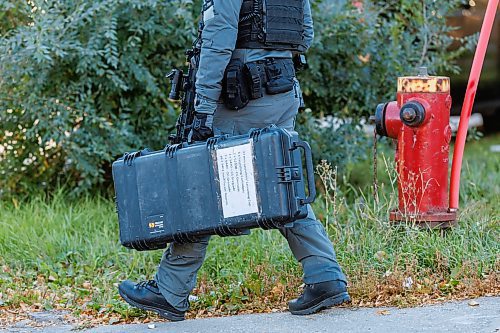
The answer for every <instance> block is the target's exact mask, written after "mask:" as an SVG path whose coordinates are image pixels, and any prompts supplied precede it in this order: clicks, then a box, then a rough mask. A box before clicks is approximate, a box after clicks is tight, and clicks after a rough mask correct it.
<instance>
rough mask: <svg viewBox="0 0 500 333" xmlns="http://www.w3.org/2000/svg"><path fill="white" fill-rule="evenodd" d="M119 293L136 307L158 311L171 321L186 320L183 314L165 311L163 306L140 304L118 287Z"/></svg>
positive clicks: (161, 315)
mask: <svg viewBox="0 0 500 333" xmlns="http://www.w3.org/2000/svg"><path fill="white" fill-rule="evenodd" d="M118 293H119V294H120V296H121V297H122V298H123V299H124V300H125V302H127V303H128V304H130V305H132V306H134V307H136V308H139V309H141V310H146V311H152V312H155V313H157V314H158V315H159V316H160V317H162V318H164V319H168V320H170V321H182V320H184V319H185V318H184V316H182V315H178V314H175V313H173V312H168V311H165V310H164V309H161V308H156V307H153V306H149V305H143V304H140V303H137V302H136V301H134V300H131V299H130V298H129V297H128V296H127V295H125V294H124V293H123V292H122V291H121V290H120V289H118Z"/></svg>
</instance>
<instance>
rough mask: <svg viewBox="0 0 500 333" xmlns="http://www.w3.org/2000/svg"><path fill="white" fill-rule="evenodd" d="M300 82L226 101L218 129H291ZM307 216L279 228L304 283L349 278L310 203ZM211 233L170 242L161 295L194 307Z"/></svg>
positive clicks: (159, 279)
mask: <svg viewBox="0 0 500 333" xmlns="http://www.w3.org/2000/svg"><path fill="white" fill-rule="evenodd" d="M298 89H299V87H298V84H297V85H296V87H295V89H294V90H292V91H290V92H288V93H283V94H279V95H265V96H264V97H263V98H260V99H256V100H252V101H250V103H249V104H248V105H247V106H246V107H245V108H244V109H242V110H240V111H232V110H227V109H226V108H225V107H224V106H223V105H222V104H220V105H219V106H218V109H217V112H216V113H215V116H214V131H215V134H231V135H238V134H245V133H247V132H248V130H250V129H251V128H260V127H265V126H267V125H270V124H276V125H278V126H280V127H283V128H286V129H289V130H292V129H293V128H294V125H295V116H296V114H297V110H298V107H299V91H298ZM308 211H309V214H308V216H307V217H306V218H305V219H302V220H298V221H295V222H293V223H290V224H287V225H285V226H284V227H282V228H280V229H279V231H280V232H281V234H282V235H283V236H284V237H285V238H286V240H287V241H288V244H289V246H290V249H291V250H292V253H293V255H294V257H295V258H296V259H297V261H299V262H300V263H301V265H302V269H303V271H304V283H306V284H312V283H319V282H324V281H331V280H342V281H346V277H345V275H344V273H343V272H342V269H341V268H340V266H339V264H338V262H337V260H336V256H335V251H334V249H333V245H332V243H331V241H330V240H329V239H328V236H327V234H326V231H325V229H324V227H323V225H322V224H321V223H320V222H319V221H318V220H316V217H315V216H314V213H313V211H312V209H311V207H310V206H309V207H308ZM209 239H210V237H205V238H203V239H202V240H200V241H199V242H197V243H189V244H176V243H172V244H170V246H169V248H168V249H167V250H166V251H165V253H164V255H163V258H162V260H161V262H160V265H159V268H158V272H157V273H156V278H155V279H156V282H157V283H158V287H159V288H160V291H161V293H162V295H163V296H164V297H165V298H166V300H167V301H168V302H169V303H170V304H171V305H172V306H174V307H175V308H177V309H178V310H180V311H185V310H187V309H188V308H189V302H188V296H189V294H190V292H191V291H192V290H193V288H194V287H195V285H196V275H197V273H198V270H199V269H200V267H201V265H202V263H203V260H204V258H205V253H206V249H207V246H208V242H209Z"/></svg>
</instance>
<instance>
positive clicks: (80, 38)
mask: <svg viewBox="0 0 500 333" xmlns="http://www.w3.org/2000/svg"><path fill="white" fill-rule="evenodd" d="M25 6H28V5H25ZM33 10H34V12H33V13H32V14H31V15H30V17H29V20H30V24H27V25H23V26H21V27H19V28H18V29H17V30H15V31H13V32H11V34H10V36H8V37H6V38H3V39H2V40H1V42H0V63H1V64H0V73H1V78H0V110H1V114H0V122H1V124H2V125H1V128H0V140H1V142H2V143H3V151H0V159H2V163H1V167H0V170H1V174H2V179H1V181H0V183H1V187H2V188H3V189H14V188H16V190H17V191H28V190H29V188H30V187H32V186H33V185H34V184H41V185H45V186H51V185H53V184H54V183H55V182H56V181H58V180H63V181H65V182H67V183H68V185H70V186H71V187H74V188H77V189H81V190H84V189H88V188H90V187H91V186H93V185H96V184H98V183H100V182H102V181H103V180H104V175H105V172H104V170H105V168H106V167H107V166H109V162H110V161H112V160H113V159H114V158H116V155H117V154H121V153H123V152H124V151H127V150H129V149H133V147H135V148H137V147H140V146H144V145H148V146H155V147H158V146H161V145H164V144H165V143H166V141H167V140H166V136H167V133H168V130H169V126H172V124H173V122H174V120H175V118H174V117H175V109H174V106H173V105H171V104H169V103H167V98H166V89H167V79H166V78H165V72H166V71H167V69H169V68H171V67H172V66H174V65H180V64H182V63H183V59H184V55H183V52H182V50H183V49H184V48H185V47H187V46H188V45H189V43H190V41H191V40H192V38H193V36H194V33H195V25H194V21H195V17H194V16H193V13H192V12H191V6H190V1H177V2H175V3H173V2H171V1H154V0H150V1H144V0H137V1H122V0H106V1H102V0H95V1H84V2H82V1H40V2H36V4H35V5H33Z"/></svg>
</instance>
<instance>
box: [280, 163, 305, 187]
mask: <svg viewBox="0 0 500 333" xmlns="http://www.w3.org/2000/svg"><path fill="white" fill-rule="evenodd" d="M276 169H277V170H278V178H279V180H280V182H282V183H288V182H293V181H299V180H301V179H302V176H301V174H300V170H299V167H297V166H282V167H277V168H276Z"/></svg>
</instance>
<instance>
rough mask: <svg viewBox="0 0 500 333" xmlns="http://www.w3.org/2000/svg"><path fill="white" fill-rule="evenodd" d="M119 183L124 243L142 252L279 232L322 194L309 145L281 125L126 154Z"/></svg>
mask: <svg viewBox="0 0 500 333" xmlns="http://www.w3.org/2000/svg"><path fill="white" fill-rule="evenodd" d="M301 151H303V152H304V155H305V162H306V163H305V164H306V169H307V170H306V171H307V172H306V174H307V182H306V181H305V180H304V177H303V169H302V154H301ZM218 154H220V156H218ZM252 169H253V170H252ZM252 175H253V179H252ZM113 180H114V185H115V192H116V207H117V212H118V219H119V224H120V241H121V243H122V244H123V245H124V246H126V247H128V248H133V249H136V250H153V249H159V248H164V247H166V245H167V243H169V242H172V241H175V242H180V243H183V242H193V241H196V240H197V237H198V236H204V235H220V236H232V235H239V234H241V233H243V232H244V231H245V230H247V229H250V228H257V227H261V228H264V229H271V228H277V227H280V226H283V225H284V224H286V223H289V222H292V221H294V220H296V219H298V218H303V217H305V216H306V215H307V204H309V203H311V202H312V201H313V200H314V197H315V195H316V190H315V185H314V170H313V164H312V157H311V150H310V147H309V145H308V144H307V143H306V142H303V141H300V140H299V139H298V136H297V133H295V132H289V131H287V130H284V129H281V128H278V127H275V126H270V127H267V128H264V129H259V130H252V131H250V132H249V134H247V135H242V136H235V137H228V136H219V137H215V138H211V139H209V140H208V141H207V142H206V143H197V144H191V145H187V144H184V145H171V146H167V147H166V148H165V149H164V150H162V151H155V152H150V151H147V150H144V151H141V152H136V153H132V154H125V156H124V157H122V158H120V159H119V160H117V161H116V162H114V163H113ZM252 184H255V185H254V187H252ZM306 184H307V187H308V194H307V195H306V191H305V186H306ZM252 188H254V189H255V192H254V191H252ZM234 189H236V191H237V192H234V191H233V190H234ZM238 191H239V192H238ZM235 193H236V194H235ZM253 193H255V194H253ZM236 195H238V196H239V197H238V198H240V199H243V200H239V199H238V198H237V197H236ZM242 196H243V197H242ZM239 214H242V215H239Z"/></svg>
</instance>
